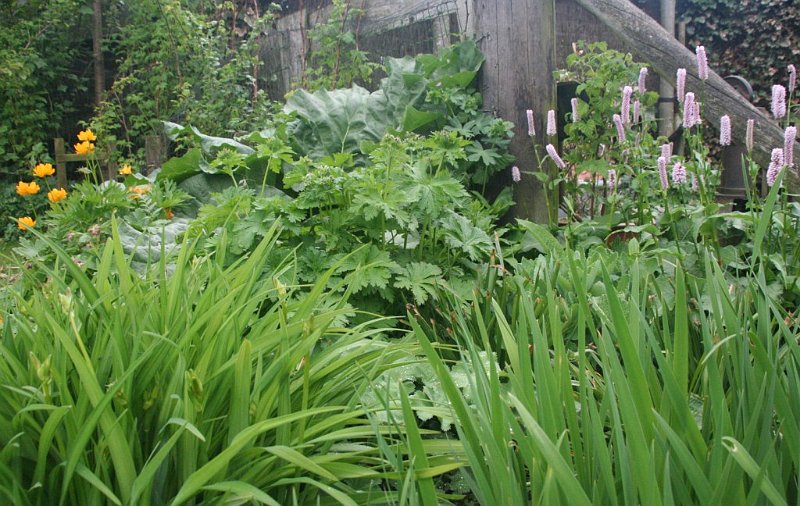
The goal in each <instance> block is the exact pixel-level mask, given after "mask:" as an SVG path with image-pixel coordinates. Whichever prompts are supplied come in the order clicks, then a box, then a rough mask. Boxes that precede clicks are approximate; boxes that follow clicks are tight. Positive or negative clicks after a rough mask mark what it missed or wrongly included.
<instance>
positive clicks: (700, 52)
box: [695, 46, 708, 81]
mask: <svg viewBox="0 0 800 506" xmlns="http://www.w3.org/2000/svg"><path fill="white" fill-rule="evenodd" d="M695 53H696V55H697V77H699V78H700V79H702V80H703V81H705V80H706V79H708V58H707V57H706V48H705V47H703V46H697V48H696V49H695Z"/></svg>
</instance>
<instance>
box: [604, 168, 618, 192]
mask: <svg viewBox="0 0 800 506" xmlns="http://www.w3.org/2000/svg"><path fill="white" fill-rule="evenodd" d="M606 185H608V187H609V188H616V187H617V171H616V170H614V169H608V175H607V176H606Z"/></svg>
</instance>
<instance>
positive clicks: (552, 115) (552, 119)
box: [547, 109, 556, 137]
mask: <svg viewBox="0 0 800 506" xmlns="http://www.w3.org/2000/svg"><path fill="white" fill-rule="evenodd" d="M555 134H556V111H554V110H552V109H550V110H549V111H547V135H549V136H550V137H552V136H554V135H555Z"/></svg>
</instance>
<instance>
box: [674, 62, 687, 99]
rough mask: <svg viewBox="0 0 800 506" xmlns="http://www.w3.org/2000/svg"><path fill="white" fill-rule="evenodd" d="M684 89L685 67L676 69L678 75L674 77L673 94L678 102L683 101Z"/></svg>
mask: <svg viewBox="0 0 800 506" xmlns="http://www.w3.org/2000/svg"><path fill="white" fill-rule="evenodd" d="M685 91H686V69H678V76H677V78H676V79H675V96H676V97H678V102H683V95H684V92H685Z"/></svg>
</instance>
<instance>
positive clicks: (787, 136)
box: [783, 126, 797, 167]
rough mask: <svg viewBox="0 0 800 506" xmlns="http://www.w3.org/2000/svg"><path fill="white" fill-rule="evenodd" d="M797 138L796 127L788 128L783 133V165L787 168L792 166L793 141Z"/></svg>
mask: <svg viewBox="0 0 800 506" xmlns="http://www.w3.org/2000/svg"><path fill="white" fill-rule="evenodd" d="M795 138H797V127H796V126H788V127H786V131H785V132H784V133H783V163H784V165H786V166H787V167H792V166H794V140H795Z"/></svg>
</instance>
